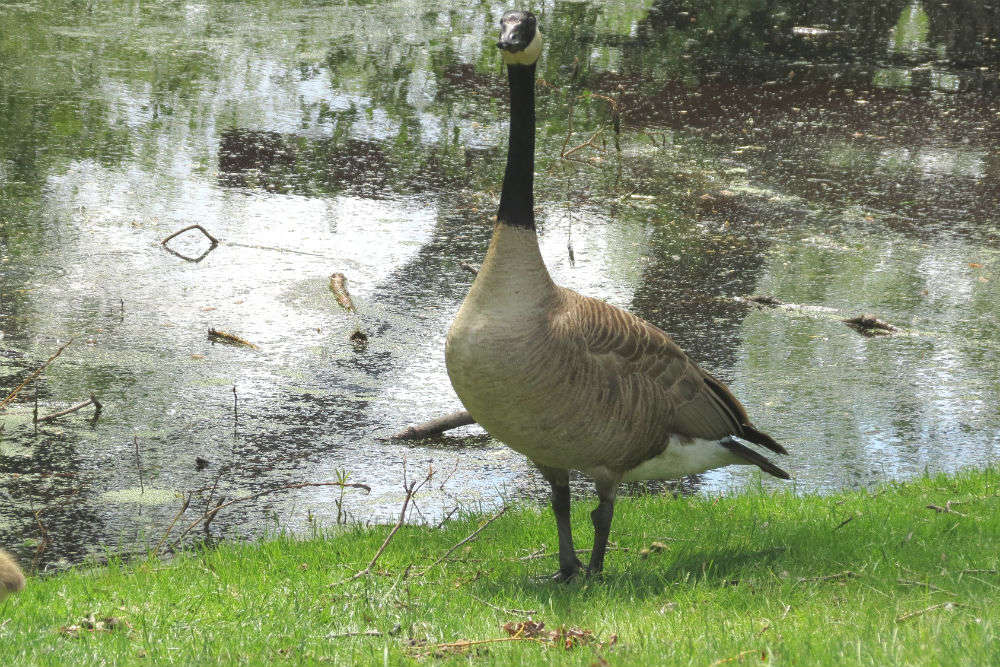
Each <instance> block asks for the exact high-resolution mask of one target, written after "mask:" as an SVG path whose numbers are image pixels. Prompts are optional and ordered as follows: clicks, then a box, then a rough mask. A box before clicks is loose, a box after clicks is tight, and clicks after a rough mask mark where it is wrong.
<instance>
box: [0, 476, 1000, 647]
mask: <svg viewBox="0 0 1000 667" xmlns="http://www.w3.org/2000/svg"><path fill="white" fill-rule="evenodd" d="M929 506H930V507H929ZM591 507H592V503H582V502H580V503H576V504H575V506H574V514H573V518H574V526H575V529H576V534H577V536H578V542H579V543H580V546H585V545H586V544H587V543H588V542H589V540H590V536H591V534H592V533H591V530H590V525H589V517H588V514H587V512H588V511H589V510H590V509H591ZM998 510H1000V471H998V470H996V469H993V470H987V471H981V472H966V473H962V474H959V475H957V476H955V477H933V478H927V479H920V480H916V481H913V482H910V483H906V484H890V485H887V486H884V487H881V488H879V489H877V490H875V491H869V492H865V491H862V492H852V493H845V494H840V495H833V496H822V497H820V496H808V497H794V496H792V495H787V494H779V495H767V494H763V493H761V492H755V491H750V492H746V493H744V494H742V495H739V496H736V497H726V498H702V497H696V498H680V499H674V498H671V497H644V498H638V499H624V500H622V501H621V502H620V503H619V505H618V511H617V515H616V517H615V525H614V528H613V532H612V540H613V541H614V542H616V543H617V545H618V548H617V550H615V551H612V552H610V553H609V555H608V564H607V568H608V569H607V572H606V573H605V575H604V576H603V577H602V578H599V579H584V580H580V581H576V582H573V583H570V584H568V585H560V584H554V583H550V582H548V581H544V580H540V579H538V578H537V577H540V576H541V575H543V574H546V573H550V572H554V571H555V569H556V561H555V557H554V555H544V554H551V552H552V551H553V547H554V545H555V526H554V522H553V521H552V519H551V515H550V513H549V512H544V511H539V510H535V509H533V508H527V507H522V508H514V509H512V510H510V511H508V512H506V513H505V514H504V515H503V516H501V517H499V518H498V519H496V520H495V521H494V522H493V523H491V524H490V525H488V526H487V527H486V528H485V529H484V530H483V531H482V532H481V533H480V534H479V535H478V536H477V537H476V538H475V539H474V540H472V541H470V542H468V543H467V544H465V545H462V546H459V547H458V548H457V549H455V551H454V552H453V553H452V555H451V556H449V557H448V558H447V559H445V560H444V561H442V562H441V563H440V564H437V565H433V566H432V564H433V563H435V561H438V560H439V559H440V558H441V556H443V555H444V554H445V553H446V552H448V550H449V549H451V548H452V547H453V546H455V545H456V544H458V543H459V542H460V541H461V540H463V539H464V538H466V537H467V536H468V535H469V534H470V533H472V532H473V531H475V530H476V529H477V528H478V527H480V526H481V525H482V524H483V522H484V521H485V520H486V517H467V518H465V519H461V520H456V521H453V522H450V523H449V524H448V525H446V526H445V527H444V528H442V529H438V530H435V529H431V528H420V527H408V526H404V527H403V528H402V529H400V530H399V532H398V533H397V534H396V535H395V536H394V537H393V539H392V540H391V541H390V543H389V544H388V546H387V548H386V549H385V551H384V553H383V554H382V556H381V557H380V559H379V560H378V562H377V563H376V565H375V567H374V568H373V570H372V572H371V573H370V574H367V575H364V576H361V577H358V578H356V579H353V580H349V581H345V580H348V579H349V578H350V577H351V576H352V575H353V574H354V573H356V572H358V571H359V570H362V569H363V568H364V567H365V565H366V564H367V563H368V562H369V561H370V560H371V558H372V556H373V555H374V554H375V553H376V551H377V549H378V548H379V546H380V545H381V544H382V542H383V541H384V539H385V537H386V535H387V533H388V531H389V528H388V527H375V528H370V529H362V528H356V529H351V530H348V531H347V532H343V533H339V534H331V535H329V536H327V537H325V538H324V539H310V540H296V539H286V538H278V539H271V540H268V541H264V542H260V543H254V544H223V545H221V546H219V547H217V548H214V549H210V550H205V551H199V552H196V553H190V554H185V555H183V556H181V557H179V558H177V559H176V560H174V561H173V562H170V563H165V562H160V561H158V560H148V561H143V562H134V563H131V564H129V565H127V566H126V565H121V564H112V565H111V566H109V567H107V568H100V569H96V570H83V569H80V570H76V571H71V572H67V573H64V574H60V575H58V576H53V577H48V578H32V579H31V580H30V581H29V584H28V588H27V589H26V590H25V591H24V593H23V594H21V595H19V596H16V597H14V598H12V599H9V600H7V601H5V602H0V664H3V665H15V664H16V665H34V664H60V665H61V664H157V665H159V664H168V663H178V664H227V665H228V664H241V663H243V664H266V663H278V664H299V663H306V664H311V663H321V662H332V663H336V664H413V663H423V662H429V663H434V664H438V663H441V664H470V663H471V664H474V665H490V664H518V665H521V664H523V665H544V664H557V665H604V664H610V665H653V664H658V665H662V664H684V665H688V664H692V665H713V664H724V665H736V664H782V665H815V664H837V665H855V664H864V665H886V664H896V665H902V664H906V665H942V664H948V665H985V664H1000V641H998V640H1000V511H998ZM654 543H656V544H655V545H654ZM644 549H646V550H648V553H647V551H644ZM429 566H431V567H429ZM338 582H339V583H338ZM527 612H531V613H530V614H528V613H527ZM529 616H530V618H531V619H532V620H533V621H534V622H541V623H544V624H545V626H544V628H539V627H538V626H535V625H532V624H530V623H525V621H527V619H528V618H529ZM91 619H92V620H91ZM505 624H507V629H505V628H504V625H505ZM354 633H362V634H354ZM512 633H513V634H512ZM463 640H470V641H469V643H467V642H464V641H463Z"/></svg>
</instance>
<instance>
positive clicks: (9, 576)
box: [0, 549, 24, 600]
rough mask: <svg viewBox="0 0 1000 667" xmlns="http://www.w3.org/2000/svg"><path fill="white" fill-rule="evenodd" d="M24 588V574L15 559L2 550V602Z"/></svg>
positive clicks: (0, 583) (0, 567)
mask: <svg viewBox="0 0 1000 667" xmlns="http://www.w3.org/2000/svg"><path fill="white" fill-rule="evenodd" d="M22 588H24V573H23V572H21V568H19V567H18V566H17V561H15V560H14V558H13V557H12V556H11V555H10V554H9V553H7V552H6V551H4V550H3V549H0V600H3V599H4V598H5V597H7V596H8V595H9V594H10V593H17V592H18V591H19V590H21V589H22Z"/></svg>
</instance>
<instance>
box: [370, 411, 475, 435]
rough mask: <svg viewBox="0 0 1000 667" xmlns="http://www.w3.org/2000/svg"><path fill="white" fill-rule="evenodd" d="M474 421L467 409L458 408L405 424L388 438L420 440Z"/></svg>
mask: <svg viewBox="0 0 1000 667" xmlns="http://www.w3.org/2000/svg"><path fill="white" fill-rule="evenodd" d="M475 423H476V420H475V419H473V418H472V415H470V414H469V412H468V410H458V411H457V412H452V413H450V414H447V415H445V416H443V417H438V418H437V419H432V420H430V421H426V422H423V423H421V424H416V425H413V426H407V427H406V428H405V429H403V430H402V431H400V432H399V433H395V434H393V435H391V436H389V438H390V439H391V440H422V439H423V438H427V437H430V436H432V435H437V434H439V433H444V432H445V431H450V430H451V429H453V428H458V427H459V426H468V425H469V424H475Z"/></svg>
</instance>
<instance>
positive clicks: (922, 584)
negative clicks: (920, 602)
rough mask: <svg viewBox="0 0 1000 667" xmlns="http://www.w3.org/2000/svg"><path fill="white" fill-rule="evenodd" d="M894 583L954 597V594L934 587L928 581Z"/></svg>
mask: <svg viewBox="0 0 1000 667" xmlns="http://www.w3.org/2000/svg"><path fill="white" fill-rule="evenodd" d="M896 583H897V584H900V585H901V586H919V587H920V588H926V589H927V590H929V591H931V592H932V593H945V594H947V595H956V594H955V593H952V592H951V591H947V590H945V589H943V588H941V587H940V586H935V585H934V584H932V583H930V582H929V581H913V580H911V579H897V580H896Z"/></svg>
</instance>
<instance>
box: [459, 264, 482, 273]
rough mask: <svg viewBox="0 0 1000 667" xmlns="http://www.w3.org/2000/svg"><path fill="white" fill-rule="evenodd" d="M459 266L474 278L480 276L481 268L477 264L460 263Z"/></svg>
mask: <svg viewBox="0 0 1000 667" xmlns="http://www.w3.org/2000/svg"><path fill="white" fill-rule="evenodd" d="M459 266H460V267H462V268H463V269H465V270H466V271H468V272H469V273H471V274H472V275H474V276H478V275H479V267H478V266H476V265H475V264H469V263H468V262H460V263H459Z"/></svg>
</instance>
